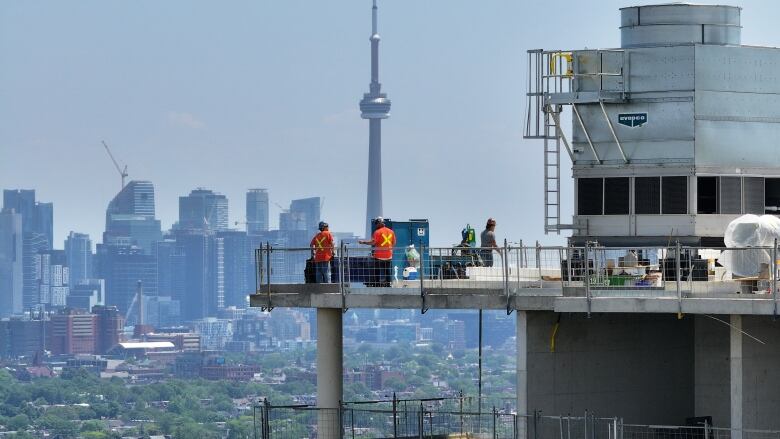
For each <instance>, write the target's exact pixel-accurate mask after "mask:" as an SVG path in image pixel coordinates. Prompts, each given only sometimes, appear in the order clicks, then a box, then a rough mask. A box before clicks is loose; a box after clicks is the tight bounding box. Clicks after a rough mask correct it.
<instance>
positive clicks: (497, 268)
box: [256, 244, 778, 315]
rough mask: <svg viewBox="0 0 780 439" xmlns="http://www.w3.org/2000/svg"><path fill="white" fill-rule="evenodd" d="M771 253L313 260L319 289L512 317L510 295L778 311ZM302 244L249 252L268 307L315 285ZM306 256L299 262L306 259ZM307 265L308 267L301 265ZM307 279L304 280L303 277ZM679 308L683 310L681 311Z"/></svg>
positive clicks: (508, 252)
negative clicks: (441, 301) (760, 302)
mask: <svg viewBox="0 0 780 439" xmlns="http://www.w3.org/2000/svg"><path fill="white" fill-rule="evenodd" d="M777 255H778V251H777V247H748V248H725V249H709V248H703V247H690V246H680V245H674V246H668V247H624V248H615V247H600V246H584V247H544V246H533V247H528V246H510V245H508V244H505V245H504V246H502V247H498V248H474V247H430V248H428V247H424V248H419V247H418V248H414V249H412V248H409V247H398V248H394V249H393V258H392V259H391V260H387V261H381V260H377V259H375V258H373V257H372V250H371V249H370V248H368V247H365V246H363V247H352V246H346V245H342V246H340V247H338V248H335V249H333V258H332V259H331V260H330V261H329V262H325V263H322V264H320V270H321V274H320V279H319V281H320V282H319V283H330V284H334V285H335V286H336V288H337V291H338V292H339V293H340V294H341V295H342V298H343V299H344V300H343V302H345V301H346V296H347V295H348V294H353V293H361V292H362V293H375V294H400V295H404V294H408V295H419V296H420V297H421V298H422V303H423V311H425V310H427V307H426V298H428V297H430V295H433V294H480V295H496V296H501V297H504V298H505V299H506V305H507V312H511V299H512V297H515V296H532V295H542V296H564V297H580V298H585V299H586V300H587V303H588V310H590V303H591V301H592V299H594V298H610V297H614V298H621V297H632V298H644V297H647V298H666V299H670V300H674V299H677V300H678V301H679V303H680V304H682V300H683V299H684V298H729V299H741V298H749V299H765V300H767V301H773V303H774V305H773V309H774V311H773V313H774V314H775V315H776V314H777V300H776V299H777V273H778V261H777ZM311 256H312V249H310V248H279V247H273V246H270V245H266V246H265V247H263V248H260V249H257V250H256V263H257V284H256V294H259V295H265V296H266V297H267V299H268V308H271V307H272V294H273V290H274V286H278V285H289V284H303V283H308V282H312V283H317V280H318V279H317V278H316V270H317V267H316V265H317V264H314V263H313V261H311ZM307 260H308V262H307ZM307 267H308V268H307ZM306 273H311V274H310V275H309V276H308V279H307V274H306ZM681 309H682V308H681Z"/></svg>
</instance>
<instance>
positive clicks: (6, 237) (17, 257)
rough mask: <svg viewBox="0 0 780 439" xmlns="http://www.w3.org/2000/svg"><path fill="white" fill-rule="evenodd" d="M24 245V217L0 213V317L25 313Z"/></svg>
mask: <svg viewBox="0 0 780 439" xmlns="http://www.w3.org/2000/svg"><path fill="white" fill-rule="evenodd" d="M23 243H24V238H23V234H22V215H20V214H18V213H16V212H15V211H13V210H12V209H9V210H3V211H0V317H9V316H11V315H13V314H20V313H22V311H23V308H22V288H23V283H22V279H23V270H22V260H23V256H22V248H23Z"/></svg>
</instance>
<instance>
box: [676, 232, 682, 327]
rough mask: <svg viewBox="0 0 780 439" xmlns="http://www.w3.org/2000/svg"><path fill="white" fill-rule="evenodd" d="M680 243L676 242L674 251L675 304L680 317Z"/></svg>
mask: <svg viewBox="0 0 780 439" xmlns="http://www.w3.org/2000/svg"><path fill="white" fill-rule="evenodd" d="M680 250H681V248H680V241H677V244H676V249H675V253H676V255H675V265H676V267H675V276H676V282H677V303H678V310H677V313H678V315H682V285H681V284H680Z"/></svg>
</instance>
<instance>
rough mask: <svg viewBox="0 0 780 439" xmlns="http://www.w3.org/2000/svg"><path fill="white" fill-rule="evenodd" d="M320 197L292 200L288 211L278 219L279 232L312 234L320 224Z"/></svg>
mask: <svg viewBox="0 0 780 439" xmlns="http://www.w3.org/2000/svg"><path fill="white" fill-rule="evenodd" d="M320 204H321V201H320V197H311V198H301V199H298V200H292V202H291V203H290V209H289V210H288V211H287V212H282V214H281V215H280V217H279V230H282V231H292V230H302V231H306V232H314V231H315V230H317V225H318V224H319V222H320Z"/></svg>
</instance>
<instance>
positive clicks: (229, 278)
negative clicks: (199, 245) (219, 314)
mask: <svg viewBox="0 0 780 439" xmlns="http://www.w3.org/2000/svg"><path fill="white" fill-rule="evenodd" d="M216 239H218V240H220V241H221V242H222V254H223V255H222V256H223V260H222V261H223V264H222V266H223V268H224V273H223V274H224V291H225V293H224V295H225V300H224V306H225V307H229V306H235V307H236V308H246V306H247V295H248V294H249V293H250V292H251V290H254V285H252V287H251V288H250V287H249V282H248V281H249V277H250V276H249V275H250V274H251V273H253V272H254V271H249V272H247V271H248V269H249V268H250V267H251V265H252V260H251V254H252V252H251V251H250V250H249V240H248V238H247V234H246V233H245V232H241V231H238V230H229V231H225V232H219V233H217V235H216ZM253 279H254V278H253Z"/></svg>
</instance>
